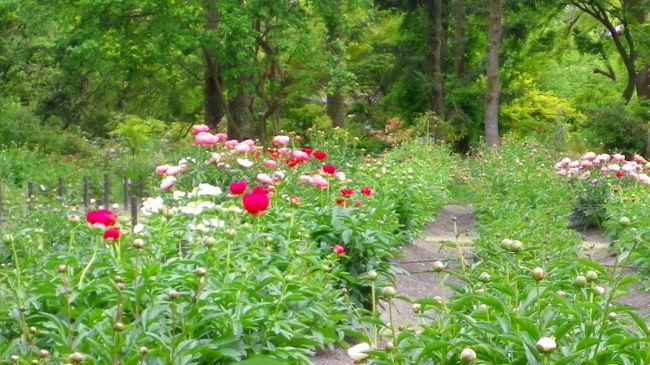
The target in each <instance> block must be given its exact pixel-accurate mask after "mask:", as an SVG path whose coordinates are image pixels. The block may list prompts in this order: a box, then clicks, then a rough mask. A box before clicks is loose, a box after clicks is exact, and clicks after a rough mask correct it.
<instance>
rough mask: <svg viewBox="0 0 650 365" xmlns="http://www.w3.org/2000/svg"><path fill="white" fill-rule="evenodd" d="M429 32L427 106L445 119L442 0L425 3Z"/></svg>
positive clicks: (431, 0)
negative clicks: (429, 83) (429, 82)
mask: <svg viewBox="0 0 650 365" xmlns="http://www.w3.org/2000/svg"><path fill="white" fill-rule="evenodd" d="M425 6H426V12H427V19H428V25H429V32H428V34H427V60H426V65H427V73H428V75H429V78H430V81H431V86H430V88H429V90H430V91H429V104H430V107H431V109H432V110H433V111H434V112H435V113H436V114H437V115H438V117H440V118H441V119H444V118H445V96H444V83H445V80H444V76H443V72H442V61H443V43H444V40H445V36H444V30H443V29H444V28H443V8H444V7H443V0H430V1H427V2H426V3H425Z"/></svg>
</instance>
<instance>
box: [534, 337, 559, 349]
mask: <svg viewBox="0 0 650 365" xmlns="http://www.w3.org/2000/svg"><path fill="white" fill-rule="evenodd" d="M535 347H537V349H538V350H539V352H541V353H549V352H553V351H555V349H556V348H557V344H556V343H555V339H553V338H552V337H542V338H540V339H539V341H537V343H536V344H535Z"/></svg>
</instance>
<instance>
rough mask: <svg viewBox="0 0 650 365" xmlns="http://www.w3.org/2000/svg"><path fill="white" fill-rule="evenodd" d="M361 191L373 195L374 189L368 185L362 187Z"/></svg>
mask: <svg viewBox="0 0 650 365" xmlns="http://www.w3.org/2000/svg"><path fill="white" fill-rule="evenodd" d="M359 191H360V192H361V194H363V195H372V189H370V188H369V187H367V186H364V187H362V188H361V190H359Z"/></svg>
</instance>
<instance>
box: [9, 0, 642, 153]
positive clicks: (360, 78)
mask: <svg viewBox="0 0 650 365" xmlns="http://www.w3.org/2000/svg"><path fill="white" fill-rule="evenodd" d="M649 9H650V2H649V1H647V0H623V1H601V0H594V1H569V0H553V1H551V0H548V1H528V0H526V1H521V0H516V1H509V0H503V1H502V0H429V1H424V0H422V1H419V0H375V1H371V0H315V1H311V0H310V1H306V0H201V1H199V0H197V1H177V0H80V1H67V0H49V1H42V0H0V144H2V145H18V146H24V147H27V148H30V149H31V148H36V147H38V148H40V149H44V150H45V151H47V152H56V153H64V154H76V155H78V154H81V155H83V154H84V153H91V152H89V151H92V150H93V149H94V148H96V147H97V146H98V145H99V146H102V147H106V146H109V147H110V146H112V145H114V146H119V147H120V148H121V149H122V150H125V151H126V152H127V153H129V154H132V155H133V156H135V155H137V154H138V153H140V152H141V151H142V150H146V149H147V147H148V146H149V147H150V146H152V145H153V146H156V148H158V147H160V146H161V145H162V144H166V143H168V142H173V141H175V140H178V139H180V138H181V137H183V136H185V135H186V133H187V131H188V129H189V126H190V125H192V124H195V123H197V122H203V123H205V124H208V125H209V126H211V127H212V128H213V129H216V130H221V131H227V132H228V134H229V136H231V137H232V138H238V139H241V138H259V139H260V140H262V141H265V140H268V138H269V137H270V136H272V135H273V134H278V133H280V131H282V130H292V131H297V133H299V134H300V133H301V131H304V130H307V129H308V128H315V129H316V128H317V129H323V128H329V127H341V128H346V129H347V130H349V131H350V132H351V133H352V134H353V135H355V136H357V137H359V139H360V142H359V143H360V145H361V146H362V147H364V148H366V149H367V150H368V151H379V150H381V149H382V148H383V147H385V146H387V145H389V144H391V143H393V142H396V141H399V140H400V139H403V138H408V137H412V136H414V135H421V134H423V133H427V134H433V135H434V136H435V137H436V138H439V139H441V140H444V141H447V142H449V143H452V144H453V145H454V146H455V147H456V149H457V150H459V151H467V150H468V149H469V148H470V146H472V145H474V144H476V143H478V142H479V141H480V140H481V139H483V138H484V133H485V131H486V128H485V126H486V123H488V124H490V123H492V124H493V125H494V124H495V123H498V133H499V134H501V135H505V134H508V135H510V136H513V137H514V138H517V137H526V136H535V137H536V138H539V139H541V140H543V141H545V142H547V143H550V144H551V146H553V147H554V148H557V149H570V150H576V151H582V150H585V149H587V148H596V149H600V150H616V151H620V152H627V153H629V152H646V153H648V152H650V151H649V149H650V138H648V121H649V120H650V107H649V100H650V87H649V78H648V66H649V64H650V21H649V20H647V13H648V10H649ZM490 51H492V53H490ZM490 55H491V56H490ZM495 57H496V58H495ZM486 70H487V71H486ZM494 77H496V79H494ZM495 97H496V100H494V99H495ZM490 105H492V107H490ZM495 105H496V108H495ZM80 137H82V138H80ZM497 137H498V134H497ZM488 142H489V143H491V144H492V143H498V139H497V140H496V141H495V140H494V136H493V137H492V140H490V137H489V136H488Z"/></svg>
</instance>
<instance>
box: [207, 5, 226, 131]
mask: <svg viewBox="0 0 650 365" xmlns="http://www.w3.org/2000/svg"><path fill="white" fill-rule="evenodd" d="M205 18H206V24H205V29H206V30H212V29H215V28H216V27H217V26H218V24H219V16H218V13H217V10H216V9H215V8H214V7H208V6H206V9H205ZM202 49H203V56H204V58H205V66H206V67H205V76H204V81H203V123H204V124H206V125H208V126H209V127H210V129H213V130H214V129H217V126H218V125H219V122H220V121H221V119H222V118H223V116H224V114H225V112H224V110H225V109H226V108H225V106H224V104H223V100H222V96H221V95H220V92H221V90H220V85H221V80H220V76H221V75H220V74H219V68H218V67H217V62H216V60H215V59H214V58H213V56H212V54H211V52H210V51H209V49H208V47H207V46H203V47H202Z"/></svg>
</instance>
